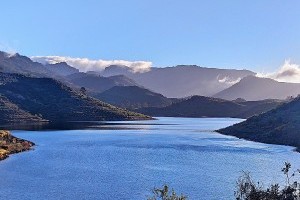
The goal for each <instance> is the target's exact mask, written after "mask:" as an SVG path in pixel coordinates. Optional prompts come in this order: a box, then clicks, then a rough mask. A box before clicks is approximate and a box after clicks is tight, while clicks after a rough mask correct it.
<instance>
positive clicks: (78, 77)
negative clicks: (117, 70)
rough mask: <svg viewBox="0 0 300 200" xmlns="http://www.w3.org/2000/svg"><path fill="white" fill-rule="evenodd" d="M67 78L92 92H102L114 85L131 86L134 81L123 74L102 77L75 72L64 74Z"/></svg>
mask: <svg viewBox="0 0 300 200" xmlns="http://www.w3.org/2000/svg"><path fill="white" fill-rule="evenodd" d="M66 78H67V80H68V81H69V82H70V83H72V84H74V85H77V86H80V87H85V88H86V89H88V90H90V91H92V92H97V93H100V92H103V91H105V90H108V89H110V88H112V87H114V86H133V85H136V83H135V82H134V81H133V80H131V79H129V78H127V77H126V76H123V75H117V76H111V77H103V76H100V75H96V74H91V73H82V72H81V73H76V74H72V75H69V76H66Z"/></svg>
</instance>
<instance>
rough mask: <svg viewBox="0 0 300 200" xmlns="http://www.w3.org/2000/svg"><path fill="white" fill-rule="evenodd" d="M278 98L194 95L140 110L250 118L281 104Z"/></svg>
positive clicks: (143, 111) (183, 115)
mask: <svg viewBox="0 0 300 200" xmlns="http://www.w3.org/2000/svg"><path fill="white" fill-rule="evenodd" d="M281 103H282V102H281V101H278V100H265V101H256V102H240V103H237V102H234V101H228V100H223V99H217V98H211V97H204V96H192V97H190V98H187V99H185V100H182V101H179V102H177V103H173V104H171V105H169V106H166V107H163V108H153V107H152V108H141V109H138V110H137V111H138V112H141V113H144V114H147V115H151V116H163V117H236V118H248V117H250V116H253V115H256V114H260V113H262V112H266V111H268V110H270V109H273V108H275V107H277V106H278V105H280V104H281Z"/></svg>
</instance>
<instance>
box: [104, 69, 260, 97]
mask: <svg viewBox="0 0 300 200" xmlns="http://www.w3.org/2000/svg"><path fill="white" fill-rule="evenodd" d="M120 74H121V75H125V76H127V77H129V78H130V79H132V80H134V81H135V82H136V83H137V84H139V85H141V86H143V87H145V88H147V89H150V90H151V91H155V92H157V93H160V94H162V95H164V96H166V97H171V98H182V97H188V96H192V95H202V96H211V95H214V94H216V93H217V92H220V91H222V90H224V89H226V88H228V87H230V86H231V85H233V84H234V83H235V82H236V81H238V80H240V79H241V78H243V77H246V76H248V75H255V73H254V72H251V71H248V70H233V69H216V68H204V67H199V66H196V65H178V66H175V67H166V68H151V70H150V71H148V72H144V73H134V72H132V71H131V69H130V68H128V67H126V66H115V65H113V66H110V67H107V68H106V69H105V70H104V71H103V72H102V75H103V76H112V75H120Z"/></svg>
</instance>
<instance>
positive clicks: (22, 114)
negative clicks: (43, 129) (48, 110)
mask: <svg viewBox="0 0 300 200" xmlns="http://www.w3.org/2000/svg"><path fill="white" fill-rule="evenodd" d="M0 113H1V118H0V123H1V124H2V125H3V124H11V123H20V122H21V123H31V122H34V123H35V122H45V121H46V120H43V119H42V118H41V117H39V116H37V115H32V114H30V113H29V112H26V111H25V110H22V109H20V108H19V106H17V105H16V104H14V103H12V102H10V101H9V100H8V99H7V98H6V97H4V96H1V95H0Z"/></svg>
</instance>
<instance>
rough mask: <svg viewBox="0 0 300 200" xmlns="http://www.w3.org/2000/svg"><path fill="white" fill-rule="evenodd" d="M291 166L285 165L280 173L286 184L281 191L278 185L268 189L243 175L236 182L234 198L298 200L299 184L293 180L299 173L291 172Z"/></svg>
mask: <svg viewBox="0 0 300 200" xmlns="http://www.w3.org/2000/svg"><path fill="white" fill-rule="evenodd" d="M290 170H291V164H290V163H287V162H286V163H285V164H284V167H283V168H282V170H281V171H282V172H283V174H284V175H285V178H286V182H285V183H284V184H280V185H283V186H282V189H281V186H280V185H279V184H272V185H270V186H269V187H266V188H265V187H263V185H262V184H260V183H259V182H257V183H256V182H254V181H253V179H252V178H251V176H250V174H249V173H246V172H245V173H244V174H243V175H242V176H241V177H240V178H239V179H238V181H237V191H236V192H235V197H236V199H237V200H299V199H300V192H299V191H300V183H299V182H297V181H295V180H294V178H295V176H296V175H297V174H299V173H300V170H299V169H298V170H296V171H293V172H291V171H290Z"/></svg>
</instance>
